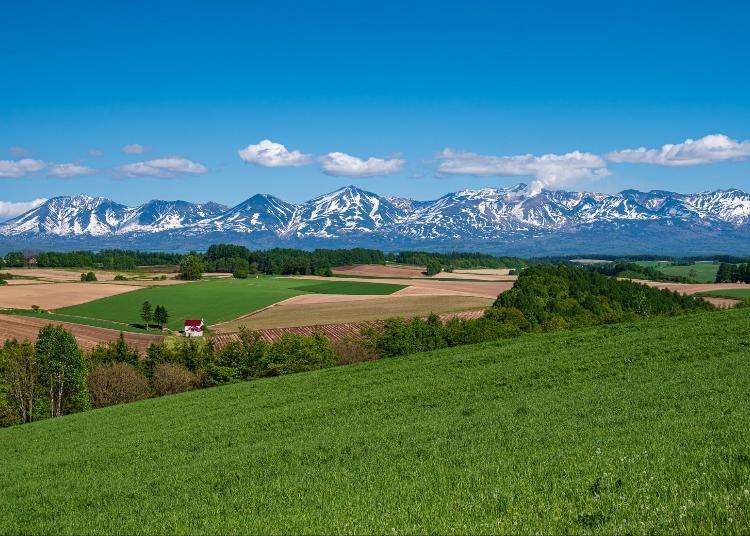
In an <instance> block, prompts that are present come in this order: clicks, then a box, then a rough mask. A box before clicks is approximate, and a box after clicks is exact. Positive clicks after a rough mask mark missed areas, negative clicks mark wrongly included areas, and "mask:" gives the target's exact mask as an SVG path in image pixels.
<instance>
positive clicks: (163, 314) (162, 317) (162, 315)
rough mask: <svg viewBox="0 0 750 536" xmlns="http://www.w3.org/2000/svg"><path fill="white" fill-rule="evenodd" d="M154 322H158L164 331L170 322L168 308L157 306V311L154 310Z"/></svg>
mask: <svg viewBox="0 0 750 536" xmlns="http://www.w3.org/2000/svg"><path fill="white" fill-rule="evenodd" d="M154 320H156V323H157V324H159V327H160V328H161V329H164V326H165V325H166V324H167V322H169V313H168V312H167V308H166V307H164V306H163V305H157V306H156V309H154Z"/></svg>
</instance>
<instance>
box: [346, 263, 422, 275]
mask: <svg viewBox="0 0 750 536" xmlns="http://www.w3.org/2000/svg"><path fill="white" fill-rule="evenodd" d="M425 270H426V268H425V267H424V266H405V265H398V266H383V265H381V264H353V265H350V266H337V267H336V268H333V269H332V270H331V271H332V272H333V273H334V274H340V275H357V276H364V277H367V276H370V277H427V276H426V275H424V271H425Z"/></svg>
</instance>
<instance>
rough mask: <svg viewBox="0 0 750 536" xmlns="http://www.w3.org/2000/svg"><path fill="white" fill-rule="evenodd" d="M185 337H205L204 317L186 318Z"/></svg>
mask: <svg viewBox="0 0 750 536" xmlns="http://www.w3.org/2000/svg"><path fill="white" fill-rule="evenodd" d="M185 337H203V319H202V318H201V319H200V320H185Z"/></svg>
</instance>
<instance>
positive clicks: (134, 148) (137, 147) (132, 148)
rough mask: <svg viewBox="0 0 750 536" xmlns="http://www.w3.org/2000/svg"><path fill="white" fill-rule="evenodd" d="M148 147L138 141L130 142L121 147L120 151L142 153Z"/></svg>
mask: <svg viewBox="0 0 750 536" xmlns="http://www.w3.org/2000/svg"><path fill="white" fill-rule="evenodd" d="M147 150H148V149H147V148H146V147H144V146H143V145H141V144H140V143H131V144H129V145H126V146H124V147H123V148H122V152H123V153H125V154H143V153H145V152H146V151H147Z"/></svg>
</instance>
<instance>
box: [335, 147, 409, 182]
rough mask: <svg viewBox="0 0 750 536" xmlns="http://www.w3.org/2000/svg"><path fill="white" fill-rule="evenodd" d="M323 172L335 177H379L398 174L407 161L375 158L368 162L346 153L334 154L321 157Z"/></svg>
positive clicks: (369, 159)
mask: <svg viewBox="0 0 750 536" xmlns="http://www.w3.org/2000/svg"><path fill="white" fill-rule="evenodd" d="M320 163H321V165H322V166H323V172H324V173H326V174H327V175H333V176H335V177H378V176H382V175H391V174H393V173H398V172H399V171H401V170H402V169H403V168H404V165H405V164H406V160H403V159H401V158H389V159H385V158H375V157H372V156H371V157H370V158H368V159H367V160H363V159H362V158H357V157H356V156H352V155H349V154H346V153H340V152H334V153H328V154H326V155H323V156H321V157H320Z"/></svg>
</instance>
